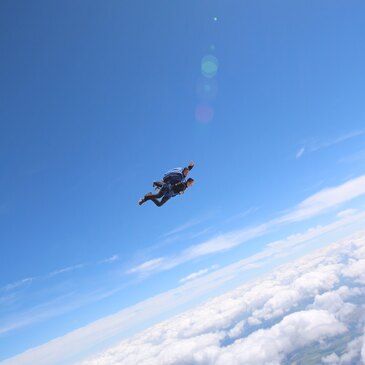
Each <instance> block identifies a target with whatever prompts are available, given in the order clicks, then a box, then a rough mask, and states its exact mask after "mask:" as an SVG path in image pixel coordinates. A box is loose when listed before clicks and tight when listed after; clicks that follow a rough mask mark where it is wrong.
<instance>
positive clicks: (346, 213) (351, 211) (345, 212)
mask: <svg viewBox="0 0 365 365" xmlns="http://www.w3.org/2000/svg"><path fill="white" fill-rule="evenodd" d="M357 211H358V210H357V209H346V210H341V212H338V213H337V217H338V218H343V217H347V216H349V215H353V214H355V213H356V212H357Z"/></svg>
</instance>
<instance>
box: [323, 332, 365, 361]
mask: <svg viewBox="0 0 365 365" xmlns="http://www.w3.org/2000/svg"><path fill="white" fill-rule="evenodd" d="M363 337H364V336H359V337H357V338H355V339H354V340H352V341H350V342H349V343H348V344H347V346H346V351H345V352H344V353H343V354H342V355H337V354H336V353H334V352H333V353H332V354H330V355H328V356H325V357H323V358H322V363H323V364H329V365H351V364H355V363H358V361H359V360H360V352H361V345H362V343H363Z"/></svg>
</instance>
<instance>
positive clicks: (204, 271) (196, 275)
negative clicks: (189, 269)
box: [179, 265, 219, 283]
mask: <svg viewBox="0 0 365 365" xmlns="http://www.w3.org/2000/svg"><path fill="white" fill-rule="evenodd" d="M218 267H219V265H212V266H210V267H208V268H206V269H201V270H199V271H196V272H193V273H191V274H189V275H187V276H185V277H184V278H182V279H180V280H179V283H186V282H188V281H191V280H195V279H196V278H199V277H201V276H203V275H205V274H207V273H208V272H210V271H212V270H215V269H218Z"/></svg>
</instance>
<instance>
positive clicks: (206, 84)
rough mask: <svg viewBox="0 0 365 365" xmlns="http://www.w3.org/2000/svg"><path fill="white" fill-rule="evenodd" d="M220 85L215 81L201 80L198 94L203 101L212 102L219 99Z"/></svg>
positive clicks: (197, 88)
mask: <svg viewBox="0 0 365 365" xmlns="http://www.w3.org/2000/svg"><path fill="white" fill-rule="evenodd" d="M217 93H218V85H217V81H216V80H214V79H205V78H200V79H199V80H198V82H197V85H196V94H197V96H198V97H199V98H200V99H201V100H205V101H211V100H214V99H215V98H216V97H217Z"/></svg>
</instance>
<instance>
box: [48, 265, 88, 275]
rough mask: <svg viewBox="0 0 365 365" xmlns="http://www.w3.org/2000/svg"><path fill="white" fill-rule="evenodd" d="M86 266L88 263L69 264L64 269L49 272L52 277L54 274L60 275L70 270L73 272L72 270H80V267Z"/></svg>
mask: <svg viewBox="0 0 365 365" xmlns="http://www.w3.org/2000/svg"><path fill="white" fill-rule="evenodd" d="M85 266H86V264H78V265H73V266H67V267H64V268H62V269H59V270H55V271H52V272H50V273H49V274H48V277H50V278H51V277H53V276H57V275H60V274H65V273H68V272H71V271H75V270H79V269H82V268H84V267H85Z"/></svg>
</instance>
